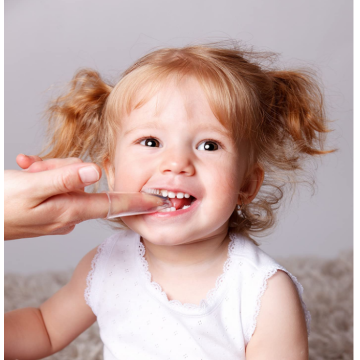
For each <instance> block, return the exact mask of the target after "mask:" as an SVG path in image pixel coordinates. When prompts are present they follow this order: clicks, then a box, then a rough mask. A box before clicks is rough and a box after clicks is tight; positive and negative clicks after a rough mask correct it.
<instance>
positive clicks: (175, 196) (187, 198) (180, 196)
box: [143, 189, 197, 213]
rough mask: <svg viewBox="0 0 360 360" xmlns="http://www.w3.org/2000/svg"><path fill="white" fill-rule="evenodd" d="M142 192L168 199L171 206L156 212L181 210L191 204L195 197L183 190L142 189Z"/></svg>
mask: <svg viewBox="0 0 360 360" xmlns="http://www.w3.org/2000/svg"><path fill="white" fill-rule="evenodd" d="M143 191H144V192H146V193H149V194H155V195H161V196H163V197H166V198H168V199H169V200H170V202H171V204H172V207H171V208H167V209H163V210H159V211H158V213H164V212H179V211H181V212H183V210H187V209H189V208H190V207H192V206H193V203H194V202H196V200H197V199H196V197H195V196H193V195H191V194H189V193H187V192H184V191H175V190H174V191H172V190H165V189H143Z"/></svg>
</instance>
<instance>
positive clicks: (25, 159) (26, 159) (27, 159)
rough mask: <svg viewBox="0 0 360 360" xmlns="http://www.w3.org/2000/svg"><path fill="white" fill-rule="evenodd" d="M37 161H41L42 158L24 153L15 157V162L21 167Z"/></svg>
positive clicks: (23, 167)
mask: <svg viewBox="0 0 360 360" xmlns="http://www.w3.org/2000/svg"><path fill="white" fill-rule="evenodd" d="M37 161H42V159H41V158H40V157H39V156H34V155H24V154H19V155H18V156H17V157H16V162H17V164H18V165H19V166H20V167H21V168H22V169H27V168H28V167H29V166H30V165H31V164H33V163H34V162H37Z"/></svg>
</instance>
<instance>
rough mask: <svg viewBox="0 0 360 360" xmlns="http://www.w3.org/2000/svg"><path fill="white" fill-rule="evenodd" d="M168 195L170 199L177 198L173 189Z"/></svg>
mask: <svg viewBox="0 0 360 360" xmlns="http://www.w3.org/2000/svg"><path fill="white" fill-rule="evenodd" d="M167 196H168V197H169V198H170V199H174V198H175V193H174V192H172V191H169V192H168V194H167Z"/></svg>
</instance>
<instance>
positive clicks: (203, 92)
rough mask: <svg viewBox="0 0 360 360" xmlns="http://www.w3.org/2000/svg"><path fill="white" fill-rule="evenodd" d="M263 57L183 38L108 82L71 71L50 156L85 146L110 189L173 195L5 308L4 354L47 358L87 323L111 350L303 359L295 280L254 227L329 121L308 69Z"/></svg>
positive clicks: (302, 318) (265, 223) (302, 319)
mask: <svg viewBox="0 0 360 360" xmlns="http://www.w3.org/2000/svg"><path fill="white" fill-rule="evenodd" d="M263 58H264V54H255V53H249V52H245V51H242V50H241V49H239V48H237V47H231V48H230V47H226V46H225V47H224V46H219V45H212V46H189V47H185V48H178V49H162V50H157V51H154V52H152V53H150V54H148V55H146V56H144V57H143V58H141V59H140V60H139V61H137V62H136V63H135V64H134V65H133V66H131V67H130V68H129V69H128V70H127V71H126V72H125V73H124V75H123V76H122V78H121V80H120V81H119V82H118V83H117V84H116V85H115V86H110V85H108V84H107V83H105V82H104V81H103V80H102V79H101V78H100V76H99V75H98V73H96V72H95V71H91V70H82V71H80V72H78V73H77V74H76V76H75V77H74V79H73V80H72V83H71V88H70V90H69V92H68V93H67V94H66V95H64V96H62V97H60V98H58V99H57V100H56V102H55V103H54V104H53V105H52V106H51V107H50V109H49V119H50V124H51V131H52V133H53V136H52V140H51V143H50V146H51V150H50V152H49V153H48V154H47V155H46V156H45V158H65V157H69V156H72V157H80V158H85V157H90V158H91V160H92V161H93V162H96V163H97V164H99V165H101V166H102V167H103V168H104V170H105V171H106V175H107V180H108V184H109V188H110V190H113V191H121V192H139V191H145V192H150V193H158V194H160V193H161V194H162V195H163V196H168V197H169V198H170V199H171V202H172V205H173V206H172V208H171V210H170V211H166V212H157V213H153V214H148V215H138V216H129V217H123V218H122V219H118V220H117V222H118V223H119V224H121V227H122V229H121V230H120V231H118V232H117V233H115V234H114V235H113V236H112V237H110V238H109V239H107V240H105V241H104V242H103V243H102V244H101V245H100V246H98V247H97V248H95V249H93V250H92V251H90V252H89V253H88V254H87V255H86V256H85V257H84V258H83V259H82V260H81V261H80V263H79V265H78V266H77V268H76V270H75V272H74V274H73V277H72V279H71V280H70V282H69V283H68V284H67V285H66V286H65V287H64V288H62V289H61V290H60V291H58V292H57V293H56V294H55V295H54V296H52V297H51V298H50V299H49V300H47V301H46V302H45V303H43V304H42V305H41V306H40V308H39V309H35V308H26V309H21V310H16V311H13V312H10V313H8V314H6V319H5V320H6V321H5V322H6V325H5V326H6V340H5V352H6V358H7V359H15V358H19V359H38V358H41V357H45V356H48V355H50V354H53V353H55V352H57V351H59V350H61V349H62V348H64V347H65V346H67V345H68V344H69V343H70V342H71V341H72V340H74V339H75V338H76V337H77V336H78V335H79V334H80V333H82V332H83V331H84V330H86V329H87V328H88V327H89V326H90V325H91V324H93V323H94V322H95V321H96V320H97V321H98V323H99V326H100V335H101V339H102V341H103V343H104V359H106V360H112V359H245V358H246V359H248V360H255V359H256V360H257V359H266V360H269V359H296V360H300V359H307V358H308V349H307V347H308V343H307V336H308V333H309V325H310V314H309V313H308V311H307V310H306V307H305V304H304V303H303V301H302V287H301V285H300V284H299V283H298V281H297V280H296V278H295V277H294V276H293V275H291V274H290V273H289V272H288V271H287V270H286V269H284V268H283V267H282V266H280V265H279V264H277V263H276V262H275V261H274V260H273V259H271V258H270V257H269V256H268V255H266V254H265V253H264V252H263V251H262V250H260V248H259V247H258V246H257V245H258V244H257V243H256V242H255V240H254V239H253V235H255V234H258V233H259V232H261V231H264V230H266V229H269V228H270V227H272V225H273V224H274V221H275V216H274V211H275V210H276V209H277V207H278V202H279V200H280V199H281V198H282V196H283V190H284V187H285V186H286V185H287V184H291V183H294V181H295V175H296V174H297V172H298V171H299V170H301V167H302V163H303V160H304V159H305V158H306V156H307V157H311V156H317V155H321V154H325V153H327V152H328V151H324V150H323V140H324V139H323V135H324V134H325V133H326V132H327V131H328V130H327V127H326V121H325V117H324V109H323V103H322V96H321V92H320V90H319V87H318V86H317V85H316V83H315V82H314V80H313V78H312V77H311V76H310V75H309V74H308V73H306V72H294V71H276V70H273V69H267V68H265V67H261V66H260V64H259V61H258V60H259V59H263ZM30 324H31V325H30Z"/></svg>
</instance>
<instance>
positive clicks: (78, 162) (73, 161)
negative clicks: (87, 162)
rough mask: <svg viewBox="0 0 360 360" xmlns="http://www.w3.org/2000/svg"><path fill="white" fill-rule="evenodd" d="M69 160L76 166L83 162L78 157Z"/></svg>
mask: <svg viewBox="0 0 360 360" xmlns="http://www.w3.org/2000/svg"><path fill="white" fill-rule="evenodd" d="M68 159H69V160H70V161H71V163H74V164H81V163H82V162H83V161H82V160H81V159H79V158H77V157H69V158H68Z"/></svg>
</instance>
